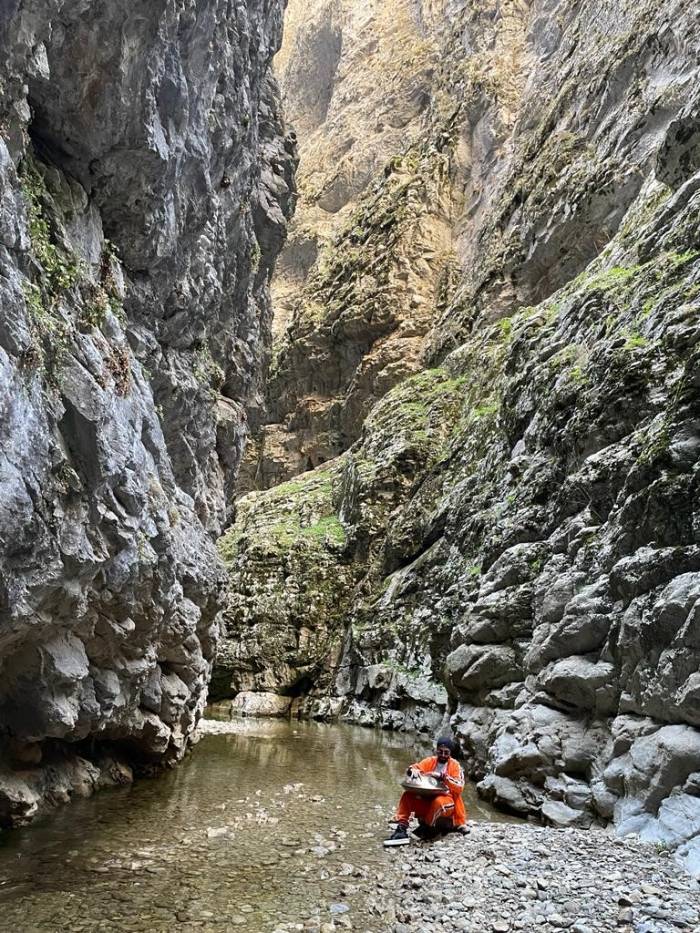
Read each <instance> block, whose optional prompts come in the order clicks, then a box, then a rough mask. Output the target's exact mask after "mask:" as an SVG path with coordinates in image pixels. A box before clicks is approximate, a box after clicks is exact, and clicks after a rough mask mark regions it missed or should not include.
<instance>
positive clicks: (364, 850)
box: [0, 720, 502, 933]
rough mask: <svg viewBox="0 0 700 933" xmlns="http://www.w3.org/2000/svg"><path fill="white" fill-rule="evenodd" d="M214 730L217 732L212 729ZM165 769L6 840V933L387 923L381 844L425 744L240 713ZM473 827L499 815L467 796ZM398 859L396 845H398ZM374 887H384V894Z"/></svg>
mask: <svg viewBox="0 0 700 933" xmlns="http://www.w3.org/2000/svg"><path fill="white" fill-rule="evenodd" d="M215 728H217V727H215ZM218 728H221V729H227V730H230V731H228V732H225V733H222V734H213V735H205V736H204V737H203V738H202V740H201V742H200V743H199V744H198V745H197V746H196V748H195V749H194V751H193V752H192V754H191V755H190V756H189V757H188V759H187V760H186V761H185V762H183V763H182V764H181V765H180V766H179V767H178V768H176V769H175V770H174V771H172V772H169V773H168V774H166V775H165V776H163V777H161V778H158V779H154V780H142V781H139V782H137V783H136V784H135V785H133V786H132V787H129V788H124V789H120V790H114V791H104V792H102V793H100V794H98V795H96V796H95V797H92V798H91V799H89V800H77V801H75V802H74V803H72V804H71V805H69V806H67V807H64V808H62V809H61V810H58V811H56V812H55V813H53V814H51V816H50V817H49V818H47V819H46V820H44V821H43V822H41V823H38V824H34V825H33V826H30V827H28V828H27V829H23V830H19V831H15V832H12V833H6V834H4V835H0V917H1V918H2V920H1V922H0V927H1V929H2V931H3V933H5V931H13V933H31V931H35V930H36V931H48V930H50V931H53V933H58V931H71V933H74V931H76V933H77V931H88V930H89V931H97V930H100V931H103V930H104V931H117V930H119V931H136V930H138V931H145V930H148V931H170V930H178V931H186V930H189V929H206V930H209V929H211V930H228V929H231V930H232V929H240V930H241V931H247V933H266V931H273V930H278V929H279V930H281V929H285V930H287V929H293V928H294V924H303V925H304V927H305V928H306V929H310V930H312V929H316V930H318V929H319V928H320V927H321V924H326V923H328V922H329V921H331V920H333V919H335V921H336V922H337V923H338V924H339V925H340V926H341V927H342V928H346V929H349V928H351V929H353V930H357V931H366V930H371V931H373V933H378V931H380V930H383V929H384V925H383V923H382V920H381V909H382V904H381V893H379V894H378V898H377V899H373V898H368V897H367V890H368V886H367V881H368V879H369V880H370V883H371V884H370V886H371V888H372V889H373V890H374V888H375V887H376V885H375V882H378V883H379V884H381V882H382V881H385V882H386V883H389V882H390V881H391V879H392V878H393V876H394V873H395V872H396V871H397V868H398V865H399V859H400V856H399V855H398V853H397V851H396V850H393V851H387V850H384V849H383V848H382V846H381V840H382V838H383V837H384V835H385V834H386V832H387V818H388V816H389V815H390V813H391V809H392V807H393V805H394V804H395V802H396V798H397V793H398V784H397V779H398V775H399V774H401V773H402V771H403V769H404V768H405V766H406V764H407V763H409V762H410V761H413V760H415V759H417V758H419V757H421V756H422V755H423V754H424V753H425V752H426V751H427V749H426V748H425V747H422V746H417V745H416V744H415V739H412V738H409V737H407V736H398V735H392V734H387V733H380V732H374V731H371V730H367V729H361V728H357V727H352V726H328V725H320V724H314V723H288V722H282V721H263V720H258V721H256V720H239V721H237V722H234V723H226V724H219V726H218ZM465 796H466V800H467V806H468V809H469V811H470V818H471V819H501V818H502V817H499V816H498V814H495V813H494V812H493V811H491V810H489V809H488V808H487V807H485V805H484V804H483V803H481V802H479V801H478V800H477V799H476V797H475V795H474V793H473V789H471V788H467V792H466V794H465ZM400 851H401V850H399V852H400ZM378 891H379V892H381V889H380V888H379V889H378Z"/></svg>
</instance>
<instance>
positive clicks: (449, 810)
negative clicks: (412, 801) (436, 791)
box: [419, 794, 455, 826]
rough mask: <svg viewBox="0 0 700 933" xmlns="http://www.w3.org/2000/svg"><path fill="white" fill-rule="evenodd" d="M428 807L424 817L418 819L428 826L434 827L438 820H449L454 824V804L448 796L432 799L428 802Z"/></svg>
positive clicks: (442, 795) (443, 795)
mask: <svg viewBox="0 0 700 933" xmlns="http://www.w3.org/2000/svg"><path fill="white" fill-rule="evenodd" d="M428 803H429V807H428V808H427V812H426V814H425V816H424V817H419V819H422V820H423V822H424V823H427V824H428V826H434V825H435V824H436V823H437V821H438V820H450V821H451V822H454V818H455V802H454V800H453V799H452V796H451V795H449V794H441V795H440V796H439V797H433V798H432V799H430V800H429V801H428Z"/></svg>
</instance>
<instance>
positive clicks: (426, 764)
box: [411, 756, 436, 774]
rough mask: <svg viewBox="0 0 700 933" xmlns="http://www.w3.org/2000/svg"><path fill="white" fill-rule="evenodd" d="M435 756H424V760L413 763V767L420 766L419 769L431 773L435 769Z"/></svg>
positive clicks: (424, 772)
mask: <svg viewBox="0 0 700 933" xmlns="http://www.w3.org/2000/svg"><path fill="white" fill-rule="evenodd" d="M435 765H436V761H435V757H434V756H433V757H432V758H424V759H423V760H422V761H419V762H417V763H416V764H415V765H411V767H412V768H418V770H419V771H422V772H423V774H430V772H431V771H434V770H435Z"/></svg>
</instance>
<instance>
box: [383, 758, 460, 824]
mask: <svg viewBox="0 0 700 933" xmlns="http://www.w3.org/2000/svg"><path fill="white" fill-rule="evenodd" d="M439 763H440V761H439V759H438V758H437V756H435V755H433V756H432V758H424V759H423V760H422V761H419V762H418V764H415V765H411V767H412V768H416V769H417V770H418V771H422V772H423V774H431V773H432V772H433V771H435V770H436V769H437V767H438V765H439ZM443 781H444V782H445V784H447V787H448V789H449V794H441V795H440V796H439V797H421V796H420V794H414V793H412V792H411V791H410V790H407V791H404V792H403V794H401V799H400V800H399V806H398V809H397V810H396V820H397V822H399V823H406V824H407V823H408V821H409V820H410V818H411V813H415V815H416V816H417V817H418V819H419V820H420V822H421V823H426V824H427V825H428V826H434V825H435V824H436V823H437V821H438V820H442V819H448V820H452V824H453V826H464V824H465V823H466V822H467V810H466V807H465V806H464V801H463V800H462V791H463V790H464V771H462V768H461V767H460V764H459V762H458V761H455V759H454V758H450V759H449V760H448V762H447V771H446V772H445V775H444V776H443Z"/></svg>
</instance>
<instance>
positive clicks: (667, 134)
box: [222, 0, 700, 871]
mask: <svg viewBox="0 0 700 933" xmlns="http://www.w3.org/2000/svg"><path fill="white" fill-rule="evenodd" d="M358 6H359V4H358ZM418 6H421V5H420V4H419V5H418ZM422 6H423V7H424V11H423V12H424V14H425V15H424V18H423V19H422V20H419V21H417V22H418V28H420V29H421V30H423V33H424V35H425V36H426V37H427V40H428V41H430V42H431V43H435V44H436V45H437V48H438V50H439V54H438V56H437V65H436V68H435V70H434V72H433V74H432V75H431V76H430V79H429V80H428V82H427V85H426V87H427V91H426V93H427V94H428V100H427V101H426V102H425V103H424V105H423V111H422V117H421V120H422V123H421V125H420V127H419V129H418V131H417V132H416V133H415V135H414V134H413V133H411V134H407V138H406V140H405V143H406V145H405V147H399V148H398V149H397V150H396V152H394V153H392V154H391V157H390V158H387V160H386V161H385V164H384V167H383V168H382V169H381V171H379V172H377V173H375V175H374V177H373V180H372V182H371V183H370V184H369V185H367V186H366V189H365V192H364V194H362V195H361V196H359V197H358V199H357V202H356V204H355V206H354V208H353V212H352V216H351V217H349V218H348V219H347V221H346V222H344V223H343V224H341V225H339V227H338V228H337V229H336V230H334V232H333V238H332V240H331V242H330V244H329V245H328V246H327V247H326V250H325V251H324V252H323V253H322V256H321V259H320V260H318V263H317V265H316V267H315V268H314V270H313V271H312V273H311V275H310V277H309V280H308V281H307V282H306V284H305V285H304V286H303V288H301V289H300V290H299V291H298V293H297V299H298V301H297V304H296V305H295V306H294V308H293V313H292V317H291V322H290V324H289V325H288V328H287V330H286V333H285V334H284V336H283V337H282V339H281V343H280V349H279V355H278V357H277V359H276V362H275V364H274V366H273V370H272V377H271V380H270V382H269V385H268V396H269V406H270V410H271V411H272V412H273V413H277V415H279V417H278V418H276V420H275V424H274V425H273V426H272V428H270V431H271V432H272V434H273V436H272V443H271V446H268V447H267V448H263V452H262V454H261V453H260V450H258V451H257V452H256V456H257V458H258V459H257V460H256V464H257V469H258V473H257V476H258V479H259V480H260V482H259V483H258V489H259V488H260V487H261V486H262V487H264V486H265V485H266V484H268V485H269V484H270V483H272V484H275V483H277V482H278V481H279V480H280V479H284V480H285V482H284V483H283V484H282V485H277V486H276V488H274V489H271V490H270V491H268V492H265V491H257V492H254V493H252V495H251V497H250V498H245V499H243V500H242V505H241V513H240V514H241V518H240V521H239V522H238V523H236V524H235V525H234V527H233V529H232V531H231V533H230V534H229V535H228V536H227V538H226V539H225V545H224V554H225V557H226V559H227V561H228V564H229V576H230V580H231V589H232V593H234V594H236V593H239V594H240V593H244V594H245V598H244V599H242V598H241V597H240V596H236V595H234V596H233V597H232V599H231V603H230V605H229V609H228V612H227V616H226V626H227V629H228V632H229V637H230V641H229V643H228V644H230V645H235V650H234V651H233V653H231V652H229V654H228V655H227V657H228V658H229V659H231V658H232V657H233V661H232V663H231V664H230V666H229V668H228V669H227V670H226V671H224V675H225V676H223V677H222V681H223V682H224V683H228V690H229V692H232V693H235V692H236V691H237V690H245V691H250V690H255V689H257V690H261V691H265V692H267V693H269V692H271V691H274V690H275V689H276V690H277V691H278V692H279V693H282V694H285V695H287V696H292V697H293V696H296V695H298V694H301V695H302V696H303V697H304V699H303V700H302V705H303V708H304V709H305V710H306V711H307V712H308V713H309V714H311V715H317V716H336V715H340V716H344V717H346V718H348V719H352V720H354V721H361V722H366V723H368V724H377V725H382V726H385V727H391V728H422V729H426V730H431V729H433V728H434V727H435V725H436V723H437V722H440V721H441V720H443V719H444V720H445V722H444V725H445V726H447V725H448V723H447V719H449V725H450V726H451V728H452V729H453V731H454V732H455V734H456V735H457V736H458V737H459V738H460V739H461V742H462V746H463V749H464V752H465V756H466V762H467V765H468V767H469V770H470V772H471V774H472V776H473V777H474V778H476V779H477V780H479V781H480V782H481V783H480V788H481V791H482V793H483V794H484V795H486V796H487V797H489V798H490V799H492V800H494V801H495V802H496V803H497V804H499V805H501V806H505V807H508V808H509V809H511V810H514V811H516V812H519V813H524V814H533V815H539V816H541V817H542V818H544V819H546V820H548V821H551V822H553V823H556V824H559V825H573V824H584V825H587V824H590V823H591V822H592V821H594V820H595V821H607V820H614V821H615V822H616V823H617V825H618V826H619V828H620V831H622V832H626V831H638V832H640V833H641V834H642V835H643V836H644V838H648V839H652V840H654V839H655V840H657V841H658V842H660V843H663V844H665V845H669V846H671V847H673V848H675V849H676V851H677V853H678V855H679V857H680V858H681V859H682V860H683V861H684V863H685V864H686V865H688V867H690V868H691V869H692V870H695V871H697V870H698V869H699V868H700V858H699V856H698V851H700V848H699V847H700V837H699V836H698V832H699V831H700V791H699V790H698V778H697V775H698V773H700V744H699V743H700V732H699V731H698V729H699V727H700V706H699V705H698V703H699V702H700V701H699V699H698V698H699V696H700V693H699V686H698V683H699V677H700V675H699V674H698V671H699V670H700V642H699V641H698V637H697V626H698V612H699V608H698V607H699V606H700V603H699V602H698V586H699V585H700V522H699V520H698V513H697V509H698V501H699V500H698V475H699V461H700V382H699V381H698V362H699V360H698V345H699V341H700V324H699V320H700V318H699V311H700V237H699V233H698V230H699V229H700V96H699V92H698V88H699V87H700V82H699V81H698V78H699V77H700V75H699V73H698V60H699V52H700V37H699V35H698V26H697V22H696V21H695V18H694V14H693V13H692V12H691V10H690V8H689V7H688V5H687V4H682V3H679V2H673V0H668V2H663V3H656V4H643V3H641V4H640V3H633V2H623V3H617V4H614V5H609V4H598V3H593V4H591V3H589V4H582V3H579V2H574V0H546V2H544V0H536V2H534V3H528V4H526V3H522V4H520V3H515V4H514V3H507V4H506V3H499V2H497V0H492V2H488V3H483V4H478V5H477V4H471V3H463V2H459V0H451V2H445V3H439V2H437V3H435V2H433V3H430V4H427V3H426V4H423V5H422ZM428 14H429V15H428ZM319 28H320V27H319ZM379 39H380V37H378V41H379ZM309 41H311V40H309ZM368 62H369V63H370V64H368V68H371V57H370V58H368ZM289 67H290V66H289V65H287V68H288V69H289ZM339 76H340V77H339ZM341 78H342V80H343V81H346V82H350V81H351V80H352V79H351V76H348V75H346V74H345V73H341V72H340V71H338V70H337V71H336V77H335V78H334V79H333V81H334V82H337V81H339V80H340V79H341ZM324 80H326V79H325V78H324ZM363 80H365V81H366V80H367V78H366V76H365V77H364V78H363ZM377 83H379V81H377ZM334 86H335V85H334ZM319 106H320V103H319ZM330 106H332V103H331V105H330ZM316 119H318V118H316ZM426 218H428V219H426ZM435 218H439V221H440V225H441V226H440V229H441V231H442V230H444V231H445V232H444V234H443V233H442V232H441V233H440V237H441V240H440V242H443V243H445V244H447V245H448V246H449V251H448V260H449V261H448V262H446V264H440V263H436V259H435V257H436V250H435V249H434V248H433V247H432V246H429V245H426V244H425V241H424V240H422V239H421V238H420V237H417V236H412V237H408V236H406V235H405V234H406V231H408V230H422V231H423V232H425V231H426V230H432V231H435V230H436V229H437V227H436V226H435V223H436V220H435ZM409 243H410V248H411V249H417V250H418V253H417V254H415V253H411V258H410V261H408V259H407V257H408V253H407V252H406V250H407V248H408V244H409ZM402 270H403V278H402V277H401V274H400V273H401V272H402ZM414 276H417V277H418V279H419V280H420V289H421V291H420V294H419V295H418V297H419V298H420V299H422V303H421V301H419V302H418V303H417V304H415V305H412V303H411V299H410V296H409V295H408V293H405V292H404V291H403V290H402V289H403V287H404V286H405V285H406V283H408V282H411V281H413V277H414ZM416 307H421V308H422V309H423V310H422V312H421V314H422V320H423V325H422V330H421V331H420V334H419V335H418V345H417V349H416V352H415V354H414V355H413V356H411V357H410V365H409V366H408V369H407V370H404V371H401V372H400V373H399V374H398V376H397V379H396V380H395V381H392V380H391V379H390V378H387V379H385V380H382V379H380V378H378V377H377V378H374V376H372V378H369V377H368V378H367V379H366V380H365V379H364V375H363V374H366V373H371V374H374V375H376V374H377V373H378V372H379V370H380V369H381V367H380V366H379V365H378V364H377V360H379V359H380V357H381V354H382V353H383V352H384V349H383V348H384V347H385V346H386V344H387V343H389V342H391V341H392V340H393V339H394V338H395V336H396V334H397V333H399V332H401V323H399V325H398V331H395V330H392V328H393V327H394V325H395V322H397V321H398V322H401V321H404V322H406V321H412V318H411V317H410V314H411V313H413V312H412V311H411V309H412V308H413V309H415V308H416ZM404 314H405V315H407V316H405V317H403V316H402V315H404ZM412 326H413V325H412V324H407V325H406V327H407V328H408V329H409V331H410V327H412ZM390 334H391V335H392V336H390ZM410 334H413V331H410ZM383 341H384V343H383ZM387 352H388V351H387ZM381 358H382V359H384V357H381ZM407 358H408V357H407ZM387 359H388V357H387ZM375 364H377V365H375ZM392 365H393V364H392ZM363 380H364V381H363ZM365 405H367V406H368V408H365V407H363V406H365ZM273 428H274V431H273ZM265 450H267V451H269V452H270V455H269V456H268V455H267V454H266V453H265ZM307 455H308V456H307ZM295 458H296V459H295ZM321 460H324V461H326V462H324V463H323V464H322V466H317V465H318V464H319V463H320V462H321ZM309 466H313V467H317V468H316V469H314V470H313V471H311V472H306V473H304V474H303V475H301V476H295V475H294V474H295V473H300V472H301V471H303V470H308V467H309ZM260 477H262V479H260ZM321 487H323V488H324V489H325V490H326V491H325V492H324V494H323V495H322V496H319V495H317V494H316V492H317V490H318V489H320V488H321ZM273 503H275V508H274V509H273V507H272V506H273ZM273 516H274V517H275V521H272V517H273ZM293 529H297V530H296V531H295V532H294V533H292V530H293ZM271 567H272V568H274V569H273V570H272V572H271V570H270V568H271ZM334 568H335V569H334ZM289 592H291V593H294V594H297V595H298V594H301V596H302V597H303V599H302V601H301V602H295V601H292V602H291V603H286V604H285V608H284V610H283V611H281V613H276V612H270V606H271V605H272V604H273V603H274V600H275V599H281V597H280V596H278V595H276V594H278V593H289ZM280 626H281V627H280ZM261 658H268V659H269V658H272V659H273V661H272V662H271V663H269V664H268V666H267V667H265V668H264V666H263V664H262V662H261Z"/></svg>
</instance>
